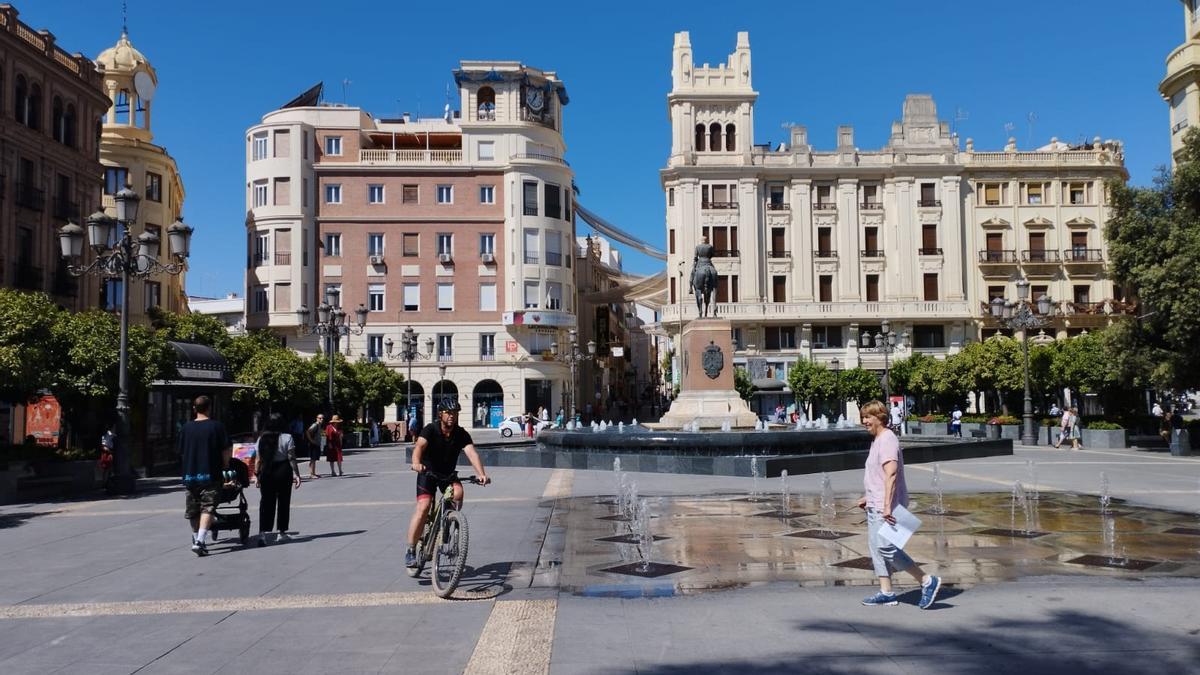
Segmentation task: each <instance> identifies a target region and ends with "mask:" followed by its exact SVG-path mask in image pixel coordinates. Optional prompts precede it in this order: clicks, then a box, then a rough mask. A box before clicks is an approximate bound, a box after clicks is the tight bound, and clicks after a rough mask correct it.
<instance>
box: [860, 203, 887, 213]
mask: <svg viewBox="0 0 1200 675" xmlns="http://www.w3.org/2000/svg"><path fill="white" fill-rule="evenodd" d="M858 209H859V210H860V211H882V210H883V204H882V203H880V202H862V203H860V204H859V205H858Z"/></svg>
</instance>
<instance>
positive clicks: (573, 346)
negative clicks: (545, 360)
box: [550, 307, 682, 424]
mask: <svg viewBox="0 0 1200 675" xmlns="http://www.w3.org/2000/svg"><path fill="white" fill-rule="evenodd" d="M681 309H682V307H681ZM567 340H568V342H569V344H568V347H567V351H566V352H564V353H562V354H559V352H558V343H557V342H551V343H550V355H551V356H553V357H554V359H555V360H556V361H559V362H562V363H565V364H567V365H569V366H571V399H570V403H569V409H570V411H571V417H570V420H571V423H572V424H574V423H575V416H576V408H575V369H576V367H577V366H578V365H579V364H580V363H581V362H583V361H590V360H592V359H594V358H596V341H595V340H588V343H587V352H586V353H585V352H582V351H580V349H579V336H578V334H577V333H576V332H575V330H574V329H572V330H571V331H569V332H568V333H567Z"/></svg>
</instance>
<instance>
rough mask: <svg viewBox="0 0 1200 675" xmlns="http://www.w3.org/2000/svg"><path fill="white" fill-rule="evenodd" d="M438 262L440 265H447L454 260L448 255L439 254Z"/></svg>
mask: <svg viewBox="0 0 1200 675" xmlns="http://www.w3.org/2000/svg"><path fill="white" fill-rule="evenodd" d="M438 261H440V262H441V263H442V264H445V265H449V264H450V263H451V262H454V259H453V258H451V257H450V254H449V253H439V254H438Z"/></svg>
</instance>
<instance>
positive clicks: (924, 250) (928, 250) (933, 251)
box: [917, 246, 942, 255]
mask: <svg viewBox="0 0 1200 675" xmlns="http://www.w3.org/2000/svg"><path fill="white" fill-rule="evenodd" d="M941 254H942V249H940V248H937V247H929V246H922V247H921V248H919V249H917V255H941Z"/></svg>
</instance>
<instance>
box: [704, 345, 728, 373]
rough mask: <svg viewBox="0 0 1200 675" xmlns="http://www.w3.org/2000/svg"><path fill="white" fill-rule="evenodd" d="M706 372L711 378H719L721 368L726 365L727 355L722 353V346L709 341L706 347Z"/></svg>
mask: <svg viewBox="0 0 1200 675" xmlns="http://www.w3.org/2000/svg"><path fill="white" fill-rule="evenodd" d="M702 363H703V364H704V374H705V375H708V377H709V379H713V380H715V379H717V377H718V376H720V374H721V369H723V368H724V367H725V355H724V354H722V353H721V348H720V347H718V346H717V345H716V344H715V343H713V342H709V343H708V346H707V347H705V348H704V358H703V361H702Z"/></svg>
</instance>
